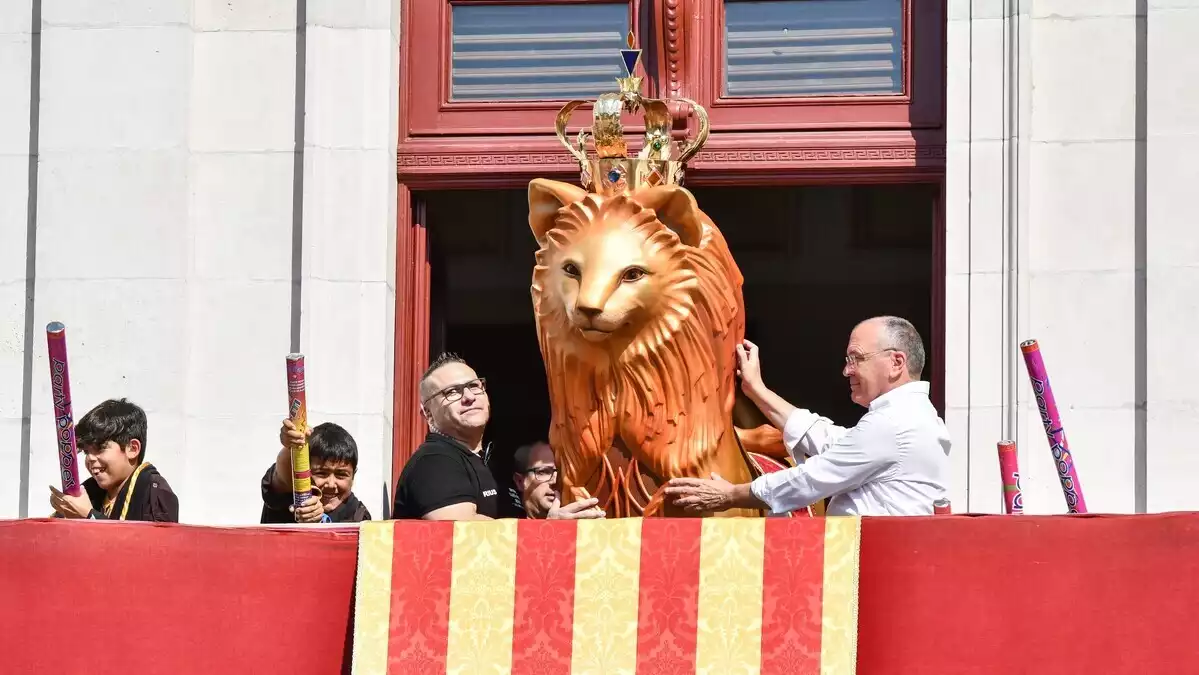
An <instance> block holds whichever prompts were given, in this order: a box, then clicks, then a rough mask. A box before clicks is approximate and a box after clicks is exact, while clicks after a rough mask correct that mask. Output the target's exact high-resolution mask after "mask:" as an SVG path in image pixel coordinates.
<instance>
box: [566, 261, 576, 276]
mask: <svg viewBox="0 0 1199 675" xmlns="http://www.w3.org/2000/svg"><path fill="white" fill-rule="evenodd" d="M562 271H563V272H564V273H565V274H566V276H568V277H577V276H579V266H578V265H576V264H574V263H572V262H568V263H566V264H565V265H563V266H562Z"/></svg>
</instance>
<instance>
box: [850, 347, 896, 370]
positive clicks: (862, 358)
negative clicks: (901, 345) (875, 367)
mask: <svg viewBox="0 0 1199 675" xmlns="http://www.w3.org/2000/svg"><path fill="white" fill-rule="evenodd" d="M897 351H899V350H898V349H896V348H894V347H887V348H886V349H880V350H878V351H877V352H870V353H869V354H846V355H845V365H846V366H848V367H850V368H857V367H858V365H860V364H862V363H865V362H867V361H869V360H870V359H872V358H874V357H875V356H878V355H879V354H882V353H883V352H897Z"/></svg>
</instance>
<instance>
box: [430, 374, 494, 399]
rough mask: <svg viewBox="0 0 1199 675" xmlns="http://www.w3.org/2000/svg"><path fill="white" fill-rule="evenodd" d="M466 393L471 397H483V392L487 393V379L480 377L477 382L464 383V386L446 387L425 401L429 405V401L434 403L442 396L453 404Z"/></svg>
mask: <svg viewBox="0 0 1199 675" xmlns="http://www.w3.org/2000/svg"><path fill="white" fill-rule="evenodd" d="M466 391H469V392H470V393H471V396H479V395H481V394H482V393H483V392H485V391H487V379H486V378H482V377H480V378H479V379H477V380H471V381H470V382H464V383H462V384H455V385H454V386H452V387H446V388H445V389H442V390H441V391H439V392H437V393H436V394H433V395H432V396H430V397H429V398H427V399H425V401H424V402H425V403H428V402H429V401H432V400H433V399H435V398H437V397H438V396H440V397H442V398H444V399H445V402H446V403H453V402H454V401H457V400H458V399H460V398H462V393H463V392H466Z"/></svg>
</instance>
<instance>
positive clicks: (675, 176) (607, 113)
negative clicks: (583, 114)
mask: <svg viewBox="0 0 1199 675" xmlns="http://www.w3.org/2000/svg"><path fill="white" fill-rule="evenodd" d="M628 45H629V48H628V49H622V50H620V56H621V60H622V65H623V66H624V71H625V76H624V77H618V78H616V84H617V85H618V86H619V90H618V91H615V92H610V93H607V94H601V95H600V96H599V98H597V99H596V100H595V101H594V102H593V103H592V105H591V108H592V117H593V121H592V124H591V126H590V127H584V128H583V129H582V130H580V131H579V133H578V135H577V136H576V137H575V142H574V143H573V144H572V143H571V142H570V140H569V139H568V138H567V136H566V125H567V123H568V122H569V121H570V116H571V114H572V113H574V111H575V109H576V108H578V107H579V106H581V105H583V104H585V103H586V101H571V102H570V103H567V104H566V105H564V106H562V109H561V110H559V111H558V118H557V120H556V122H555V124H554V128H555V129H556V130H557V132H558V140H559V141H561V142H562V145H564V146H565V147H566V149H567V150H569V151H570V154H571V155H572V156H573V157H574V158H575V159H576V160H578V162H579V168H580V170H581V177H580V178H581V182H582V184H583V187H585V188H587V190H588V191H589V192H594V193H598V194H603V195H613V194H622V193H627V192H631V191H633V190H636V189H638V188H642V187H651V186H654V185H667V184H679V183H682V182H683V166H684V163H685V162H686V161H687V160H688V159H690V158H691V157H692V156H693V155H695V153H697V152H699V150H700V148H702V147H703V145H704V142H706V141H707V140H708V113H707V111H705V110H704V109H703V107H702V106H700V105H699V104H698V103H696V102H694V101H692V100H690V99H686V98H679V99H675V100H677V101H681V102H683V103H687V104H689V105H690V106H691V108H692V110H694V111H695V115H696V117H697V118H698V119H699V133H697V134H696V136H695V138H694V139H690V140H687V141H684V142H681V143H679V142H676V141H674V140H672V139H671V137H670V128H671V122H672V120H671V114H670V103H672V102H673V101H669V100H660V99H654V98H646V97H644V96H642V95H641V78H640V77H638V76H637V75H636V69H637V64H638V63H639V62H640V61H641V50H640V49H635V48H634V39H633V34H632V33H631V32H630V33H629V37H628ZM639 111H640V112H642V117H643V118H644V119H645V139H644V143H643V145H642V147H641V150H640V151H639V152H638V153H637V155H636V156H635V157H633V156H630V155H629V148H628V145H629V144H628V141H627V139H626V138H625V135H624V127H623V125H622V124H621V122H620V115H621V113H622V112H627V113H632V114H636V113H637V112H639ZM588 137H590V138H591V139H592V143H593V145H594V147H595V154H596V156H595V158H591V157H588V155H587V139H588Z"/></svg>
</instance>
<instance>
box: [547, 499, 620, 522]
mask: <svg viewBox="0 0 1199 675" xmlns="http://www.w3.org/2000/svg"><path fill="white" fill-rule="evenodd" d="M604 516H605V514H604V510H603V509H601V508H600V507H599V500H598V499H596V498H595V497H592V498H590V499H580V500H579V501H577V502H574V503H572V504H567V505H566V506H562V502H561V500H560V499H559V498H558V497H557V496H555V497H554V504H553V506H551V507H550V512H549V514H548V515H546V519H547V520H593V519H596V518H603V517H604Z"/></svg>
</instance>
